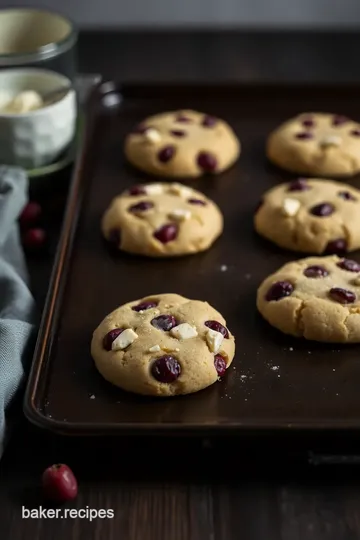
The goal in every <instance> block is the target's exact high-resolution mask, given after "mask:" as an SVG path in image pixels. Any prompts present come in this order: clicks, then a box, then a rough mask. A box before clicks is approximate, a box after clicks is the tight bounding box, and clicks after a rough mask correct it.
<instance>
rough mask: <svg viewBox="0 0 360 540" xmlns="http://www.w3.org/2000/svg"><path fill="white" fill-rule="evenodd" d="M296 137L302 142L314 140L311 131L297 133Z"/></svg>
mask: <svg viewBox="0 0 360 540" xmlns="http://www.w3.org/2000/svg"><path fill="white" fill-rule="evenodd" d="M295 137H296V138H297V139H300V140H306V139H313V138H314V135H313V134H312V133H310V132H309V131H301V132H300V133H297V134H296V135H295Z"/></svg>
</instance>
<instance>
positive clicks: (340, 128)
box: [266, 113, 360, 176]
mask: <svg viewBox="0 0 360 540" xmlns="http://www.w3.org/2000/svg"><path fill="white" fill-rule="evenodd" d="M266 153H267V157H268V158H269V160H270V161H272V162H273V163H275V165H278V166H279V167H282V168H283V169H286V170H287V171H290V172H294V173H297V174H305V175H319V176H351V175H354V174H356V173H357V172H359V171H360V124H359V123H357V122H354V121H353V120H350V119H349V118H346V117H344V116H338V115H334V114H324V113H305V114H301V115H299V116H297V117H296V118H292V119H291V120H289V121H288V122H285V123H284V124H282V125H281V126H280V127H278V128H277V129H276V130H275V131H274V132H273V133H271V135H270V136H269V138H268V141H267V150H266Z"/></svg>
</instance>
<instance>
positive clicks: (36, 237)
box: [22, 229, 46, 252]
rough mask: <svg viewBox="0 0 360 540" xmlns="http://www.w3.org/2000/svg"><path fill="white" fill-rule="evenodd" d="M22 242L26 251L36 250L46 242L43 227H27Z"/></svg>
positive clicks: (41, 247)
mask: <svg viewBox="0 0 360 540" xmlns="http://www.w3.org/2000/svg"><path fill="white" fill-rule="evenodd" d="M22 242H23V246H24V248H25V249H26V250H27V251H29V252H30V251H31V252H38V251H40V250H41V249H43V248H44V246H45V244H46V232H45V231H44V230H43V229H29V230H28V231H26V232H25V233H24V236H23V239H22Z"/></svg>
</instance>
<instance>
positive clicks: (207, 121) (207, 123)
mask: <svg viewBox="0 0 360 540" xmlns="http://www.w3.org/2000/svg"><path fill="white" fill-rule="evenodd" d="M216 124H217V118H214V116H205V118H204V119H203V121H202V125H203V126H204V127H214V126H215V125H216Z"/></svg>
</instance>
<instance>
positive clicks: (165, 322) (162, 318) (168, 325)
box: [151, 315, 178, 332]
mask: <svg viewBox="0 0 360 540" xmlns="http://www.w3.org/2000/svg"><path fill="white" fill-rule="evenodd" d="M151 324H152V325H153V326H154V328H157V329H158V330H162V331H163V332H168V331H169V330H171V329H172V328H174V327H175V326H177V325H178V322H177V320H176V319H175V317H173V316H172V315H159V316H158V317H155V318H154V319H153V320H152V321H151Z"/></svg>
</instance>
